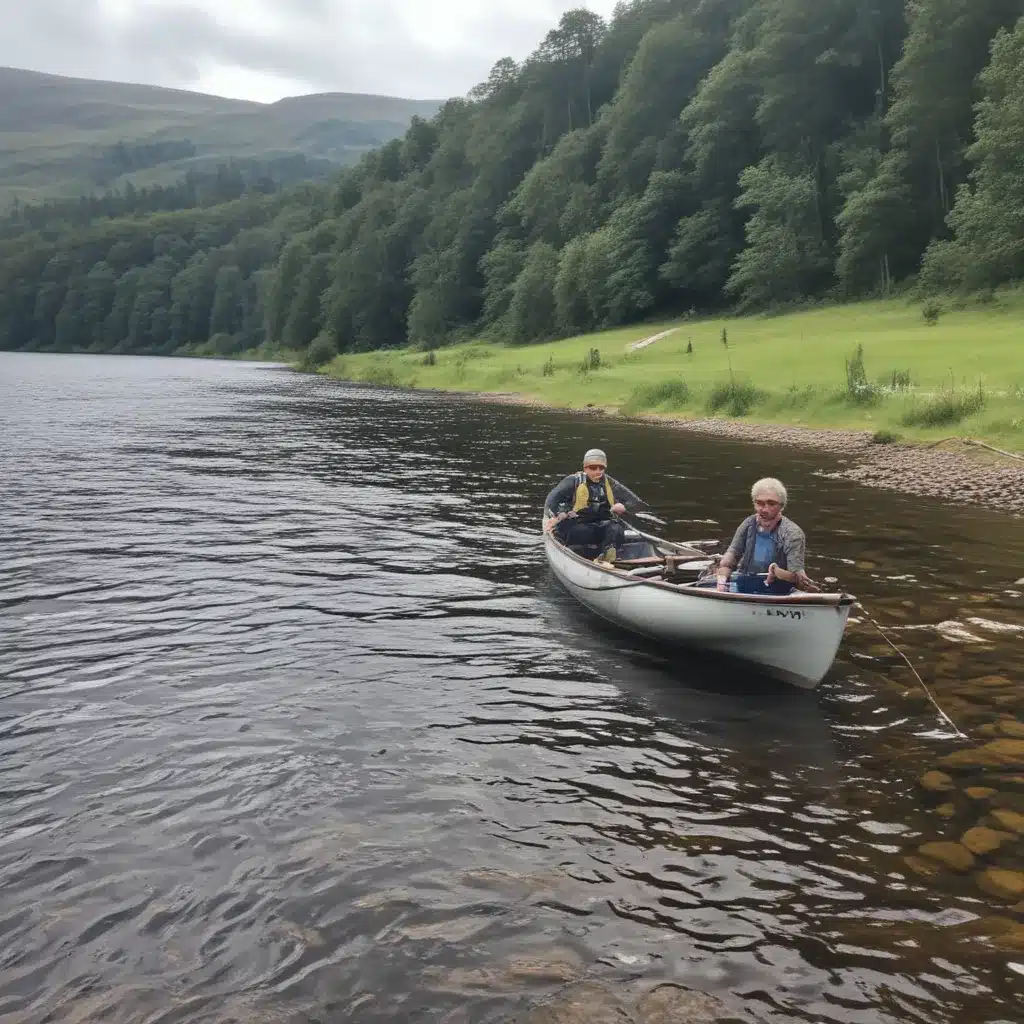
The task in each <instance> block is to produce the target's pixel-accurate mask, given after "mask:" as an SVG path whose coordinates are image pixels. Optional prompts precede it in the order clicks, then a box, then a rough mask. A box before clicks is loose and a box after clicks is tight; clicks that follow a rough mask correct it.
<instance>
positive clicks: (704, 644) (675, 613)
mask: <svg viewBox="0 0 1024 1024" xmlns="http://www.w3.org/2000/svg"><path fill="white" fill-rule="evenodd" d="M644 536H646V535H644V534H636V533H632V534H627V541H632V542H633V544H631V545H630V547H631V548H633V550H634V551H635V550H636V549H635V544H636V541H638V540H642V538H643V537H644ZM651 539H652V540H653V539H654V538H651ZM659 546H660V545H659ZM665 547H666V548H671V549H672V550H673V551H674V552H676V553H678V554H680V555H682V556H684V557H686V556H689V557H692V558H694V559H701V558H703V559H704V560H705V562H704V564H707V561H706V560H707V555H706V554H705V553H704V552H702V551H700V550H697V549H694V548H692V547H689V546H687V545H669V544H665ZM544 550H545V552H546V553H547V558H548V562H549V564H550V565H551V569H552V572H554V574H555V576H556V577H557V578H558V580H559V581H560V582H561V583H562V584H563V585H564V586H565V588H566V589H567V590H568V591H569V593H570V594H572V596H573V597H575V598H576V599H577V600H578V601H579V602H580V603H581V604H583V605H585V606H586V607H587V608H589V609H590V610H591V611H593V612H595V613H596V614H598V615H600V616H601V617H602V618H605V619H607V620H608V621H609V622H612V623H614V624H615V625H617V626H620V627H622V628H624V629H627V630H630V631H631V632H634V633H638V634H640V635H641V636H644V637H648V638H650V639H653V640H657V641H659V642H660V643H665V644H670V645H673V646H679V647H685V648H690V649H694V650H702V651H711V652H714V653H716V654H721V655H725V656H728V657H731V658H735V659H739V660H740V661H743V662H747V663H748V664H750V665H753V666H756V667H757V668H758V669H759V670H761V671H762V672H763V673H765V674H766V675H769V676H772V677H774V678H777V679H781V680H784V681H785V682H787V683H792V684H793V685H795V686H799V687H801V688H803V689H807V690H810V689H813V688H814V687H815V686H817V685H818V683H819V682H821V680H822V678H823V677H824V675H825V673H827V672H828V670H829V668H830V667H831V665H832V662H833V661H834V660H835V656H836V652H837V651H838V650H839V644H840V643H841V642H842V639H843V632H844V630H845V629H846V620H847V619H848V618H849V616H850V610H851V609H852V607H853V605H854V604H855V603H856V598H854V597H852V596H851V595H849V594H844V593H835V594H806V593H796V594H793V595H791V596H788V597H778V596H772V595H765V596H763V597H762V596H760V595H753V594H728V593H719V592H718V591H717V590H714V589H710V590H709V589H705V588H700V589H697V588H694V587H693V586H690V585H688V584H686V583H683V584H679V583H669V582H666V581H664V580H659V579H645V578H644V577H643V576H639V575H632V574H631V573H630V571H629V570H627V569H621V568H613V567H611V566H608V565H605V564H603V563H598V562H592V561H590V560H589V559H586V558H583V557H582V556H580V555H578V554H576V553H575V552H574V551H571V550H570V549H569V548H567V547H566V546H565V545H564V544H562V543H561V542H560V541H559V540H557V539H556V538H555V537H554V536H552V534H550V533H545V534H544ZM698 566H699V563H694V568H695V569H696V568H698ZM694 575H696V573H694Z"/></svg>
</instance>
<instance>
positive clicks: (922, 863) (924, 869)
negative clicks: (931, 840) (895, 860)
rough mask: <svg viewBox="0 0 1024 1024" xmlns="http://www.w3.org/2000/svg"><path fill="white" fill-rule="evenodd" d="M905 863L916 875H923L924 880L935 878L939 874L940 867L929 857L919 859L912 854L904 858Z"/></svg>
mask: <svg viewBox="0 0 1024 1024" xmlns="http://www.w3.org/2000/svg"><path fill="white" fill-rule="evenodd" d="M903 863H904V864H906V865H907V867H908V868H910V870H911V871H913V872H914V874H915V875H921V876H922V877H923V878H934V877H935V876H936V875H937V874H938V873H939V865H938V864H936V863H935V861H933V860H928V858H927V857H917V856H915V855H914V854H912V853H911V854H908V855H907V856H906V857H904V858H903Z"/></svg>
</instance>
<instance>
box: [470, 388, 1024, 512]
mask: <svg viewBox="0 0 1024 1024" xmlns="http://www.w3.org/2000/svg"><path fill="white" fill-rule="evenodd" d="M473 397H475V398H476V399H477V400H479V401H484V402H499V403H502V404H505V405H527V406H535V407H537V408H549V409H554V408H557V407H556V406H549V405H546V404H545V403H544V402H538V401H535V400H533V399H530V398H527V397H526V396H524V395H517V394H509V393H486V392H483V393H477V394H475V395H474V396H473ZM559 411H561V412H573V413H575V414H576V415H581V416H604V415H609V414H611V415H616V412H615V410H605V409H582V410H567V409H560V410H559ZM629 418H630V419H632V420H635V421H641V422H643V421H647V422H650V423H658V424H660V425H662V426H671V427H674V428H676V429H677V430H688V431H692V432H694V433H698V434H712V435H715V436H718V437H725V438H732V439H735V440H740V441H751V442H754V443H756V444H767V445H772V446H776V447H777V446H792V447H795V448H816V449H818V450H820V451H827V452H830V453H832V454H836V455H840V456H845V457H846V458H845V459H844V462H845V465H843V467H842V468H841V469H839V470H836V471H834V472H830V473H824V474H823V475H824V476H828V477H831V478H833V479H845V480H855V481H856V482H858V483H861V484H864V485H865V486H867V487H880V488H884V489H886V490H893V491H903V492H904V493H908V494H920V495H925V496H929V497H935V498H938V499H940V500H944V501H956V502H960V503H967V504H971V505H980V506H983V507H985V508H992V509H997V510H999V511H1001V512H1008V513H1010V514H1011V515H1015V516H1024V462H1020V461H1018V460H1016V459H1013V458H1007V457H1005V456H1000V455H997V454H995V453H993V452H989V451H987V450H984V449H978V448H975V447H972V446H970V445H968V444H965V443H964V442H962V441H958V440H956V439H950V440H949V441H946V442H943V443H942V444H941V445H938V446H934V447H928V446H926V445H912V444H876V443H874V442H873V441H872V434H871V432H870V431H866V430H817V429H814V428H812V427H792V426H782V425H779V424H771V423H764V424H758V423H743V422H737V421H735V420H722V419H686V420H684V419H668V418H665V417H661V416H644V415H640V416H631V417H629Z"/></svg>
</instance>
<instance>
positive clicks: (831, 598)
mask: <svg viewBox="0 0 1024 1024" xmlns="http://www.w3.org/2000/svg"><path fill="white" fill-rule="evenodd" d="M544 543H545V544H546V545H547V544H550V545H551V548H552V549H553V550H554V551H555V552H557V554H558V555H559V556H560V557H562V558H567V559H569V560H571V561H574V562H576V563H577V564H578V565H581V566H585V567H586V568H587V569H589V570H591V571H593V572H595V573H599V574H604V575H606V576H610V577H612V578H614V579H615V580H616V581H617V582H618V583H619V584H620V586H618V587H608V586H602V587H592V588H591V587H582V586H580V585H579V584H573V585H574V587H575V588H576V589H579V590H585V591H586V590H600V591H602V592H605V593H607V592H608V591H610V590H619V589H627V588H629V587H654V588H655V589H657V590H659V591H661V592H663V593H668V594H675V595H676V596H678V597H689V598H694V599H696V600H701V601H732V602H734V603H738V604H741V605H762V606H763V605H772V606H781V607H787V606H789V607H805V606H807V605H812V606H818V607H821V606H826V607H830V608H836V609H840V608H846V607H850V606H852V605H854V604H856V603H857V599H856V597H854V596H853V595H852V594H847V593H846V592H845V591H838V592H835V593H825V594H809V593H796V594H790V595H786V596H782V595H779V594H763V595H762V594H730V593H728V592H722V591H719V590H711V589H705V588H698V587H691V586H685V585H680V584H677V583H667V582H666V581H664V580H656V579H646V578H644V577H643V576H631V575H630V574H629V573H628V572H627V571H626V570H624V569H616V568H613V567H612V566H609V565H605V564H603V563H601V562H592V561H591V560H590V559H589V558H584V557H583V556H582V555H578V554H577V553H576V552H575V551H572V550H570V549H569V548H567V547H566V546H565V545H564V544H563V543H562V542H561V541H559V540H558V539H557V538H555V537H553V536H552V535H551V534H550V533H544Z"/></svg>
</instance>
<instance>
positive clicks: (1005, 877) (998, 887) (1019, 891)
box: [977, 868, 1024, 900]
mask: <svg viewBox="0 0 1024 1024" xmlns="http://www.w3.org/2000/svg"><path fill="white" fill-rule="evenodd" d="M977 882H978V886H979V887H980V888H982V889H984V890H985V892H987V893H991V894H992V895H993V896H1000V897H1002V898H1003V899H1010V900H1019V899H1020V898H1021V897H1022V896H1024V871H1010V870H1009V869H1008V868H986V869H985V870H984V871H981V872H979V874H978V876H977Z"/></svg>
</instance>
